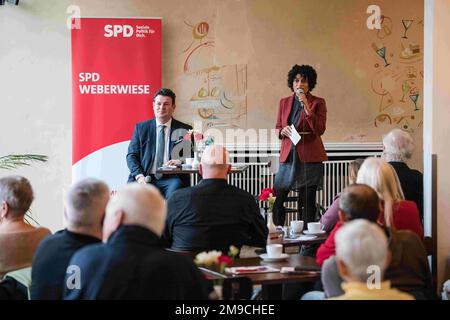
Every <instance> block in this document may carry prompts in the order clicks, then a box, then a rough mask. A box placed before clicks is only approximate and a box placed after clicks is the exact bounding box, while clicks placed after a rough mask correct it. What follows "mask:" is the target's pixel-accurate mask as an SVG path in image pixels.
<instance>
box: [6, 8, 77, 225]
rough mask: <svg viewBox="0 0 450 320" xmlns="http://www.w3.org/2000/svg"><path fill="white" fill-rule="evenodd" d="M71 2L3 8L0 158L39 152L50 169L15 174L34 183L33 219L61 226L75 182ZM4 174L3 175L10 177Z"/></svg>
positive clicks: (36, 166) (35, 168)
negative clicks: (68, 17) (65, 195)
mask: <svg viewBox="0 0 450 320" xmlns="http://www.w3.org/2000/svg"><path fill="white" fill-rule="evenodd" d="M68 5H69V1H66V0H62V1H47V0H39V1H38V0H34V1H33V0H21V1H20V5H19V6H17V7H16V6H13V5H9V4H5V5H4V6H1V7H0V110H1V112H0V119H1V122H0V155H6V154H10V153H38V154H44V155H47V156H48V157H49V161H48V163H46V164H34V165H32V167H30V168H26V169H20V170H15V171H12V172H14V173H16V174H21V175H24V176H26V177H27V178H29V179H30V181H31V183H32V185H33V188H34V190H35V198H36V200H35V201H34V203H33V205H32V212H33V217H34V218H35V219H36V220H37V221H38V222H39V223H40V224H41V225H44V226H47V227H49V228H51V229H52V230H53V231H55V230H57V229H59V228H61V227H62V224H63V205H62V194H63V188H64V187H67V186H69V185H70V181H71V136H72V132H71V131H72V122H71V121H72V118H71V114H72V112H71V86H70V83H71V63H70V37H69V30H67V29H66V23H65V21H66V8H67V6H68ZM9 173H10V172H6V171H4V170H0V176H4V175H7V174H9Z"/></svg>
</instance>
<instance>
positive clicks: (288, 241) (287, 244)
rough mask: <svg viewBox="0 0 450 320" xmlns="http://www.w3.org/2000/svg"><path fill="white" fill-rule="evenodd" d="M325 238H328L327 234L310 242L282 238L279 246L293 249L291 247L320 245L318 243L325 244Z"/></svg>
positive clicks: (318, 236)
mask: <svg viewBox="0 0 450 320" xmlns="http://www.w3.org/2000/svg"><path fill="white" fill-rule="evenodd" d="M327 238H328V234H327V233H325V234H321V235H317V236H316V238H314V239H310V240H301V239H290V238H283V239H282V240H281V244H282V245H283V247H284V248H286V247H293V246H302V245H310V244H320V243H323V242H325V240H327Z"/></svg>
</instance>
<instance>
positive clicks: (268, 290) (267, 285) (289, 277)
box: [200, 254, 320, 299]
mask: <svg viewBox="0 0 450 320" xmlns="http://www.w3.org/2000/svg"><path fill="white" fill-rule="evenodd" d="M233 266H235V267H243V266H271V267H274V268H277V269H280V270H281V268H282V267H303V266H306V267H313V268H315V269H316V271H310V272H303V273H280V272H269V273H245V274H239V275H235V274H228V273H218V272H215V271H213V270H209V269H207V268H200V269H201V270H202V272H203V273H204V274H205V276H206V278H207V279H210V280H215V279H225V278H235V277H247V278H249V279H250V280H251V281H252V283H253V284H254V285H255V284H260V285H262V290H263V291H262V297H263V299H281V293H282V285H283V284H286V283H294V282H297V283H298V282H314V281H317V280H320V267H319V266H318V265H317V263H316V260H315V259H314V258H311V257H304V256H301V255H299V254H292V255H289V258H288V259H286V260H283V261H279V262H265V261H263V260H262V259H260V258H243V259H237V260H236V261H235V263H234V265H233Z"/></svg>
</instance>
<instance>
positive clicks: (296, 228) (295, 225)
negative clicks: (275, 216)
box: [291, 220, 304, 233]
mask: <svg viewBox="0 0 450 320" xmlns="http://www.w3.org/2000/svg"><path fill="white" fill-rule="evenodd" d="M303 224H304V222H303V220H292V221H291V230H292V232H293V233H301V232H302V230H303Z"/></svg>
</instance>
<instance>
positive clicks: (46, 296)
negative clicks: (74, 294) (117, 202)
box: [31, 179, 109, 300]
mask: <svg viewBox="0 0 450 320" xmlns="http://www.w3.org/2000/svg"><path fill="white" fill-rule="evenodd" d="M108 200H109V188H108V186H107V185H106V184H105V183H103V182H102V181H99V180H96V179H85V180H82V181H79V182H78V183H76V184H74V185H73V186H72V187H71V188H70V190H69V192H68V193H67V196H66V205H65V207H66V209H65V211H64V215H65V217H66V221H67V228H66V229H64V230H61V231H59V232H57V233H55V234H54V235H52V236H49V237H47V238H46V239H45V240H44V241H42V243H41V244H40V245H39V248H38V250H37V251H36V254H35V255H34V259H33V268H32V273H31V278H32V285H31V299H33V300H60V299H62V291H63V287H64V285H65V283H64V277H65V276H66V270H67V266H68V265H69V261H70V258H72V255H73V254H74V253H75V252H76V251H77V250H78V249H80V248H82V247H84V246H86V245H89V244H93V243H98V242H101V238H102V224H103V218H104V216H105V209H106V204H107V203H108Z"/></svg>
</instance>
